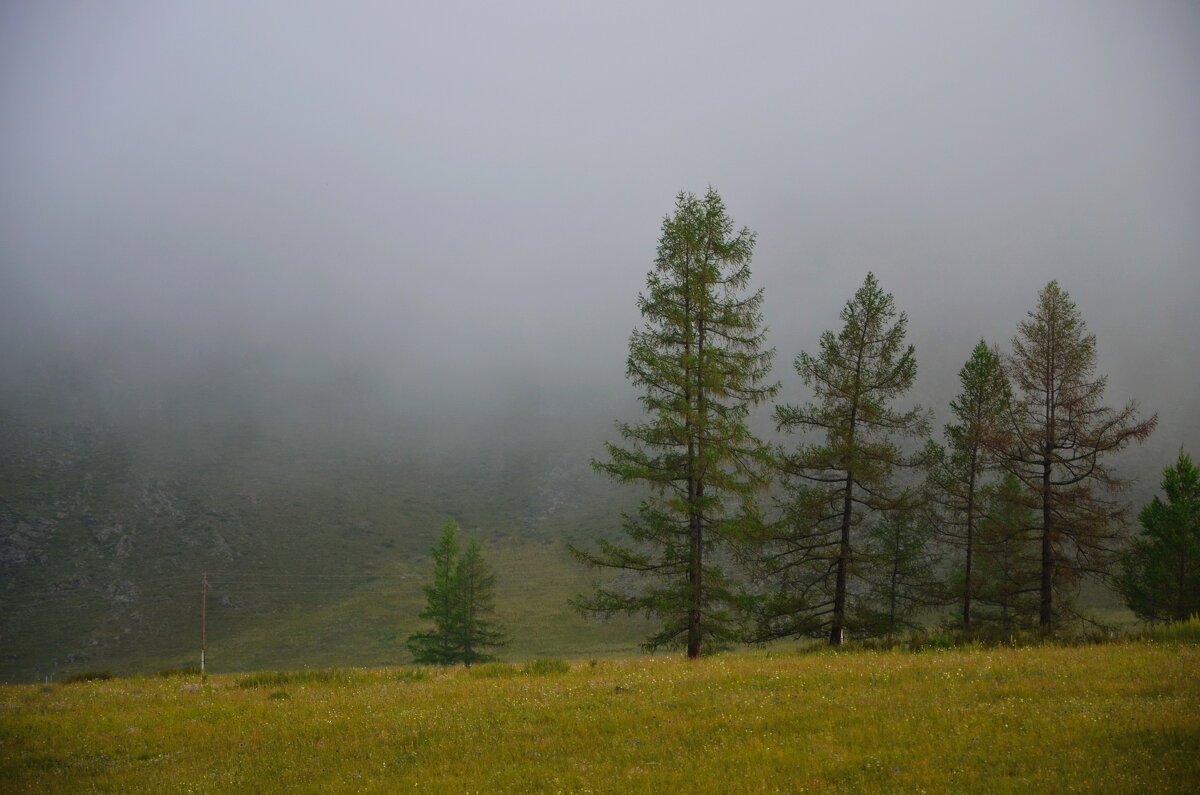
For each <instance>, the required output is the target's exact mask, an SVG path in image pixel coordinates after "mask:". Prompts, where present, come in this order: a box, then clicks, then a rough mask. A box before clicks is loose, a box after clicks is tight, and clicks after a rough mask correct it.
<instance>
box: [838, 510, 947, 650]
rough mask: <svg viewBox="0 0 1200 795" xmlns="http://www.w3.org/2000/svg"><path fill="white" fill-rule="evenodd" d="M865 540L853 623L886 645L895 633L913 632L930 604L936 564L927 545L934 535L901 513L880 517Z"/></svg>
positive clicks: (869, 530)
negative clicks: (858, 609)
mask: <svg viewBox="0 0 1200 795" xmlns="http://www.w3.org/2000/svg"><path fill="white" fill-rule="evenodd" d="M866 535H867V538H866V554H865V557H866V558H867V559H868V560H869V565H867V566H866V567H864V569H865V571H864V573H863V579H864V580H865V581H866V583H867V591H866V594H865V599H864V606H863V611H862V613H861V615H859V616H858V617H857V621H856V623H858V624H859V625H860V626H862V627H863V629H864V630H865V631H866V632H868V633H870V634H873V635H884V636H886V637H887V638H888V640H889V641H890V640H891V638H892V636H893V635H895V634H896V632H898V631H900V630H902V629H906V628H909V629H911V628H915V627H917V626H918V623H917V622H916V621H915V620H914V616H915V615H916V613H917V611H919V610H920V609H921V608H922V607H927V606H929V605H930V604H931V603H932V602H933V592H934V591H935V589H936V587H937V577H936V571H937V567H938V564H939V559H938V555H937V554H936V552H935V551H934V549H933V547H932V545H931V544H930V541H931V539H932V536H933V532H932V530H931V529H930V527H929V526H928V525H927V524H925V523H924V522H920V521H916V520H914V517H913V514H912V513H911V512H908V511H904V512H895V513H893V514H892V515H890V516H885V517H884V518H883V519H882V520H881V521H879V522H876V523H875V524H874V525H872V526H871V527H870V528H869V529H868V531H867V534H866Z"/></svg>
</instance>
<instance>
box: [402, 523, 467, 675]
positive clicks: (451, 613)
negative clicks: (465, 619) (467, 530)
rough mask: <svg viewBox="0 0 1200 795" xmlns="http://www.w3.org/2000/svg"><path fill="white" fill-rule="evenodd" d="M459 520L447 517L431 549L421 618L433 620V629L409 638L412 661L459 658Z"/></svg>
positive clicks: (440, 661) (440, 662)
mask: <svg viewBox="0 0 1200 795" xmlns="http://www.w3.org/2000/svg"><path fill="white" fill-rule="evenodd" d="M457 532H458V523H457V522H455V521H454V520H453V519H447V520H446V523H445V524H444V525H443V526H442V534H441V535H440V536H439V537H438V540H437V542H436V543H435V544H434V545H433V548H432V549H431V550H430V554H431V555H432V556H433V578H432V580H431V581H430V583H429V584H428V585H426V586H425V587H424V588H423V589H422V590H424V592H425V609H424V610H422V611H421V612H420V614H419V615H420V616H421V618H424V619H427V620H429V621H432V622H433V629H432V630H429V631H426V632H417V633H415V634H413V635H410V636H409V638H408V650H409V651H410V652H412V655H413V661H414V662H417V663H425V664H432V665H453V664H454V663H457V662H459V660H460V645H459V642H458V637H457V636H458V633H459V630H458V625H459V623H460V621H459V617H458V614H459V611H460V598H459V587H458V540H457V538H456V534H457Z"/></svg>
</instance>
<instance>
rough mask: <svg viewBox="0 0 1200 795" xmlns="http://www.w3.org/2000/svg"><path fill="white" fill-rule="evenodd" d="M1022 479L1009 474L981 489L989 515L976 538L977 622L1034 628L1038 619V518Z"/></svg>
mask: <svg viewBox="0 0 1200 795" xmlns="http://www.w3.org/2000/svg"><path fill="white" fill-rule="evenodd" d="M1028 500H1029V498H1028V494H1027V493H1026V492H1025V490H1024V489H1023V488H1022V487H1021V481H1019V480H1017V478H1016V477H1015V476H1013V475H1012V474H1005V475H1004V477H1003V478H1002V479H1001V480H1000V482H999V483H997V484H995V485H993V486H991V487H989V488H987V489H985V490H984V491H983V492H982V493H981V502H982V503H983V504H984V509H983V515H982V517H981V518H980V521H979V525H978V530H979V532H978V536H977V538H976V548H977V554H976V577H975V581H974V582H975V585H974V589H975V595H976V598H975V601H976V602H977V604H978V606H979V609H977V610H976V611H975V614H974V615H975V620H976V622H979V621H983V622H987V623H989V624H992V625H994V626H999V627H1000V628H1001V629H1005V630H1012V629H1020V628H1028V627H1030V626H1032V625H1033V624H1034V623H1035V622H1036V621H1037V612H1038V564H1039V557H1038V543H1037V540H1036V538H1035V537H1034V536H1033V532H1034V527H1035V524H1036V522H1035V519H1034V512H1033V509H1032V508H1030V507H1029V505H1028Z"/></svg>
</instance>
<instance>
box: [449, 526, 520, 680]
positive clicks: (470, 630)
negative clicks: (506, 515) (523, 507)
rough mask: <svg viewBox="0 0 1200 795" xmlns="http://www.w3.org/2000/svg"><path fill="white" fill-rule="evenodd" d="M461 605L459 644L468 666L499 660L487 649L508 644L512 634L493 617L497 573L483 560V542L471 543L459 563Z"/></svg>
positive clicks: (458, 620)
mask: <svg viewBox="0 0 1200 795" xmlns="http://www.w3.org/2000/svg"><path fill="white" fill-rule="evenodd" d="M454 576H455V579H456V580H457V584H458V606H457V609H456V612H455V617H456V622H455V623H456V626H455V646H456V648H457V651H458V654H459V659H460V660H461V661H462V663H463V664H464V665H466V666H467V667H468V668H469V667H470V666H471V665H472V663H477V662H487V661H488V660H494V659H496V657H495V655H493V654H490V653H489V652H488V651H486V650H487V649H495V648H499V647H501V646H504V645H506V644H507V643H508V637H507V635H506V634H505V632H504V631H503V630H502V629H501V628H500V626H499V625H498V624H497V623H496V622H495V621H494V620H493V619H492V618H491V615H492V614H493V613H494V612H495V610H496V575H495V573H494V572H493V571H492V568H491V566H489V565H488V564H487V561H485V560H484V559H483V551H482V549H481V548H480V546H479V541H477V540H476V539H474V538H472V539H471V540H470V541H469V542H468V543H467V548H466V549H464V550H463V553H462V556H461V557H459V559H458V563H457V565H456V566H455V572H454Z"/></svg>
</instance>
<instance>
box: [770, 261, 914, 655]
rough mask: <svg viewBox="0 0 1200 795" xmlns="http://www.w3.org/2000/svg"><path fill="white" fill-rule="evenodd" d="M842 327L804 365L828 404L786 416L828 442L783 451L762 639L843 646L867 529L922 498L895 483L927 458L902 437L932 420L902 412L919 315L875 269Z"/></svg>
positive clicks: (783, 422)
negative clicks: (808, 638)
mask: <svg viewBox="0 0 1200 795" xmlns="http://www.w3.org/2000/svg"><path fill="white" fill-rule="evenodd" d="M841 320H842V323H843V326H842V330H841V331H840V332H838V333H837V334H834V333H833V332H832V331H826V332H825V333H824V334H822V335H821V343H820V352H819V353H818V354H817V355H816V356H812V355H810V354H808V353H806V352H802V353H800V354H799V355H798V356H797V357H796V360H795V367H796V372H797V373H799V374H800V377H801V378H802V379H803V380H804V383H805V384H806V385H807V386H808V387H810V388H811V389H812V390H813V392H814V395H815V398H816V400H815V401H814V402H810V403H807V404H805V405H803V406H794V405H780V406H777V407H776V409H775V419H776V422H777V423H778V425H779V427H780V428H781V429H786V430H788V431H810V432H816V433H820V434H823V435H824V437H825V438H824V441H823V442H822V443H817V444H807V445H802V446H801V447H800V448H799V449H798V450H796V451H795V452H794V453H790V454H789V453H785V452H783V451H780V453H779V454H778V466H779V470H780V474H781V476H782V477H783V480H784V482H785V485H786V486H787V487H788V490H789V492H790V494H791V497H790V498H789V503H788V507H787V509H786V516H785V518H784V519H783V520H781V521H780V522H778V523H777V524H774V525H773V527H772V528H771V529H770V530H768V532H767V533H765V535H764V539H763V540H764V541H765V544H764V546H763V554H762V557H761V560H762V561H763V563H764V564H765V565H764V569H765V574H766V576H767V577H769V578H771V579H774V580H776V581H777V582H778V587H777V588H775V590H774V592H773V593H771V594H770V595H768V596H763V597H761V598H759V599H757V600H756V604H755V606H754V608H753V609H754V612H755V613H757V618H756V621H755V624H756V629H755V631H754V634H753V638H754V639H755V640H769V639H771V638H777V637H786V636H790V635H812V634H816V633H818V632H821V631H828V636H829V642H830V644H832V645H835V646H836V645H839V644H840V643H841V642H842V638H843V635H844V634H845V631H846V630H847V628H848V624H849V619H850V616H851V612H852V611H851V609H850V608H851V607H852V606H851V605H850V599H851V595H852V592H851V585H850V583H851V576H852V574H853V570H854V566H855V562H856V544H857V543H858V536H859V534H860V532H861V529H862V525H863V522H864V520H866V519H867V518H868V517H873V518H879V517H880V516H881V515H882V514H885V513H886V512H888V511H892V510H899V509H904V508H906V507H909V503H910V502H911V495H910V494H909V493H907V492H906V491H904V490H901V489H897V488H896V487H895V486H894V484H893V473H894V471H895V469H896V467H898V466H915V465H917V464H918V463H919V462H920V461H921V460H923V459H922V457H921V456H919V455H917V456H912V457H908V456H905V455H904V454H903V453H902V451H901V450H900V448H899V446H898V445H897V443H896V440H897V439H899V438H903V437H922V436H924V435H925V434H926V433H927V427H928V419H927V416H926V413H925V412H924V410H922V409H921V408H920V407H919V406H918V407H914V408H912V409H910V410H908V411H898V410H896V409H895V408H893V407H892V403H893V401H894V400H896V399H897V398H899V397H901V396H902V395H904V394H905V393H906V392H907V391H908V390H909V388H910V387H911V386H912V385H913V382H914V380H915V379H916V376H917V359H916V354H915V352H914V350H913V346H911V345H906V344H905V342H904V337H905V331H906V328H907V326H908V317H907V315H905V314H904V313H903V312H899V313H898V312H897V311H896V308H895V301H894V300H893V298H892V296H891V294H889V293H885V292H884V291H883V290H882V289H880V287H879V282H878V281H877V280H876V278H875V276H874V274H871V273H868V274H867V277H866V279H865V281H864V282H863V285H862V287H860V288H859V289H858V291H857V292H856V293H855V294H854V297H853V298H852V299H851V300H850V301H848V302H847V303H846V306H845V307H844V308H843V309H842V312H841ZM849 628H851V629H853V628H854V627H849Z"/></svg>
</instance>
